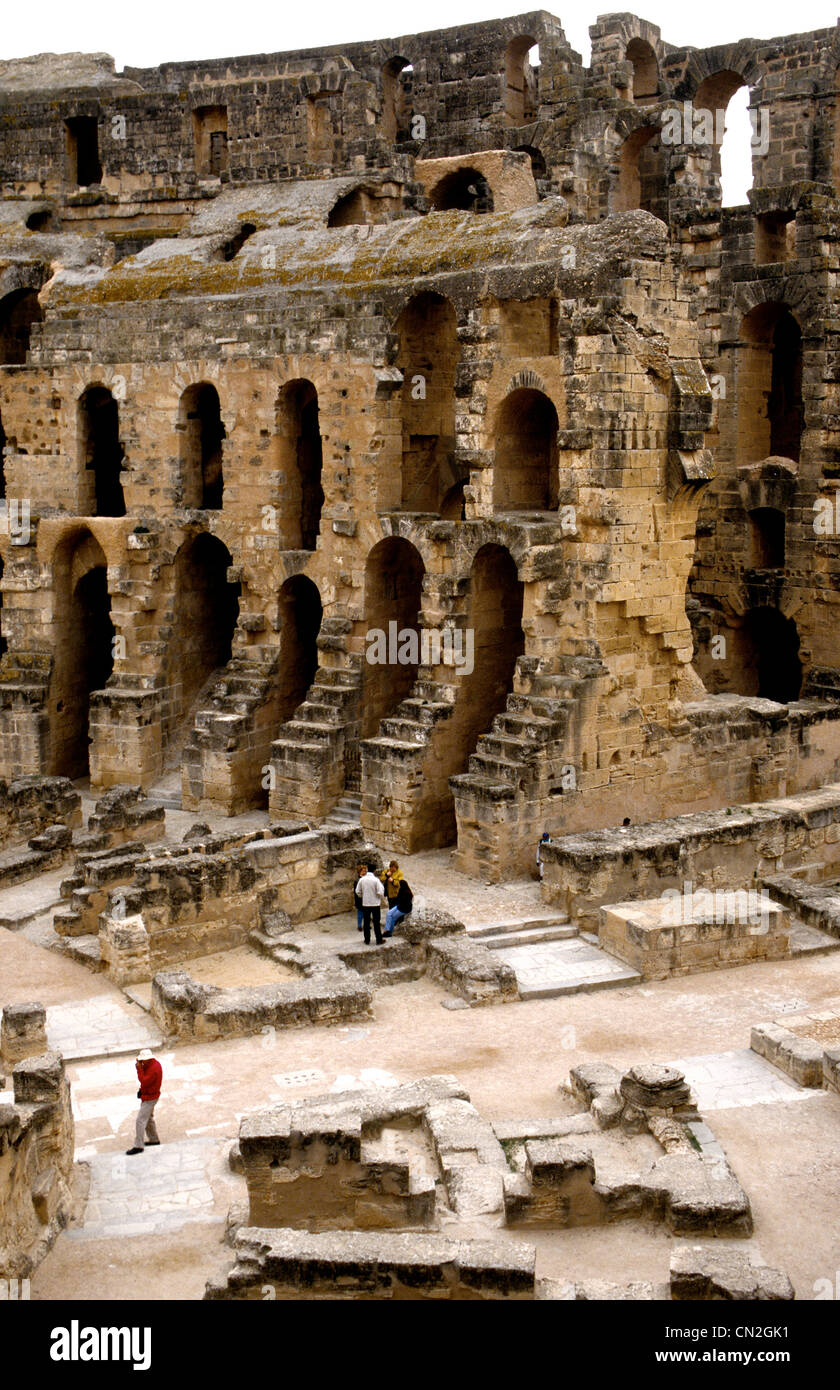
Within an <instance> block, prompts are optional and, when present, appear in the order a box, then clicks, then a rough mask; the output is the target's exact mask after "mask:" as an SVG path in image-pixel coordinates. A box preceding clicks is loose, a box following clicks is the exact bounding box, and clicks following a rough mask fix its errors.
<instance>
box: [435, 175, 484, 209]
mask: <svg viewBox="0 0 840 1390" xmlns="http://www.w3.org/2000/svg"><path fill="white" fill-rule="evenodd" d="M429 202H430V203H431V205H432V211H433V212H453V211H454V212H492V211H493V190H492V189H491V187H490V185H489V183H488V182H487V180H486V178H485V177H484V175H483V174H480V173H479V172H478V170H477V169H455V170H453V172H452V173H451V174H446V175H444V177H443V178H442V179H441V181H440V183H437V184H435V186H434V188H433V189H432V190H431V192H430V193H429Z"/></svg>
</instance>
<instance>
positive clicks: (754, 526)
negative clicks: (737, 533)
mask: <svg viewBox="0 0 840 1390" xmlns="http://www.w3.org/2000/svg"><path fill="white" fill-rule="evenodd" d="M784 563H785V514H784V512H782V511H779V509H778V507H754V508H753V510H752V511H751V512H750V569H756V570H769V569H781V568H782V567H783V566H784Z"/></svg>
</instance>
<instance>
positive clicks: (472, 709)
mask: <svg viewBox="0 0 840 1390" xmlns="http://www.w3.org/2000/svg"><path fill="white" fill-rule="evenodd" d="M523 594H524V587H523V585H522V583H521V581H520V579H519V578H518V576H517V572H516V565H515V563H514V560H513V557H512V556H511V554H510V552H509V551H508V550H506V549H505V548H504V546H501V545H485V546H483V547H482V548H481V550H479V552H478V554H477V555H476V557H475V560H474V561H473V566H472V571H471V574H470V599H469V608H468V619H467V627H466V629H465V632H464V645H463V646H462V648H461V654H460V655H461V664H462V666H463V668H464V671H465V674H464V675H463V676H462V677H461V681H460V685H459V688H458V695H457V701H456V704H455V709H454V712H453V714H452V716H451V718H449V719H446V720H441V721H440V723H439V724H438V725H437V726H436V728H435V731H434V733H433V735H432V738H431V741H430V743H429V754H428V757H427V759H426V764H425V768H424V779H423V791H424V796H423V809H422V825H421V826H420V827H418V831H419V834H418V839H417V841H416V842H415V848H432V847H433V846H435V845H448V844H451V843H452V842H453V841H454V839H455V830H456V827H455V809H454V801H453V797H452V791H451V788H450V786H449V779H450V777H454V776H455V775H457V774H458V773H460V772H465V771H466V770H467V768H468V766H469V760H470V755H471V754H472V753H474V752H475V750H476V745H477V743H478V740H479V738H480V736H481V735H482V734H484V733H487V731H488V729H489V728H490V725H491V724H492V723H493V720H494V718H495V716H496V715H497V714H500V713H501V711H502V710H503V709H504V708H505V705H506V702H507V697H508V695H509V694H510V692H511V691H512V689H513V674H514V671H515V669H516V662H517V659H518V658H519V657H520V656H521V655H522V653H523V652H524V650H525V634H524V632H523V630H522V604H523ZM470 634H471V635H472V639H471V640H472V643H473V650H472V670H471V671H469V672H468V673H467V668H468V666H469V664H470V662H469V660H466V659H465V658H468V657H469V655H470V653H469V646H468V643H469V640H470ZM455 670H457V666H456V667H455Z"/></svg>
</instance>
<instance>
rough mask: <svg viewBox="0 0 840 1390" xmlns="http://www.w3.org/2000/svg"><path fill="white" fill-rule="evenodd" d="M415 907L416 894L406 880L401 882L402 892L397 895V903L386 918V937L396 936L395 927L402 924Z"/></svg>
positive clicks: (389, 910)
mask: <svg viewBox="0 0 840 1390" xmlns="http://www.w3.org/2000/svg"><path fill="white" fill-rule="evenodd" d="M413 906H414V894H413V893H412V891H411V889H410V888H409V886H408V884H407V882H406V880H405V879H404V878H403V879H401V880H400V891H399V893H398V894H397V901H396V902H395V903H394V906H393V907H392V908H389V909H388V913H387V915H386V917H385V933H384V934H385V936H393V935H394V927H395V926H396V925H397V923H398V922H401V921H402V919H403V917H407V916H408V914H409V913H410V911H411V909H412V907H413Z"/></svg>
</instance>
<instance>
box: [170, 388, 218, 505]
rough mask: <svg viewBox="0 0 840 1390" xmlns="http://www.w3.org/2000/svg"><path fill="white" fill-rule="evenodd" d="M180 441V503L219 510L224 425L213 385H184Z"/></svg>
mask: <svg viewBox="0 0 840 1390" xmlns="http://www.w3.org/2000/svg"><path fill="white" fill-rule="evenodd" d="M178 430H179V432H180V441H181V504H182V506H184V507H200V508H201V509H202V510H204V511H216V512H217V511H221V508H222V498H223V494H224V470H223V459H222V453H223V441H224V439H225V433H226V432H225V427H224V424H223V423H222V407H221V404H220V402H219V393H218V391H217V390H216V388H215V386H209V385H208V384H207V383H206V382H199V383H198V384H197V385H195V386H188V387H187V389H186V391H185V392H184V394H183V395H182V396H181V401H180V406H179V410H178Z"/></svg>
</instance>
